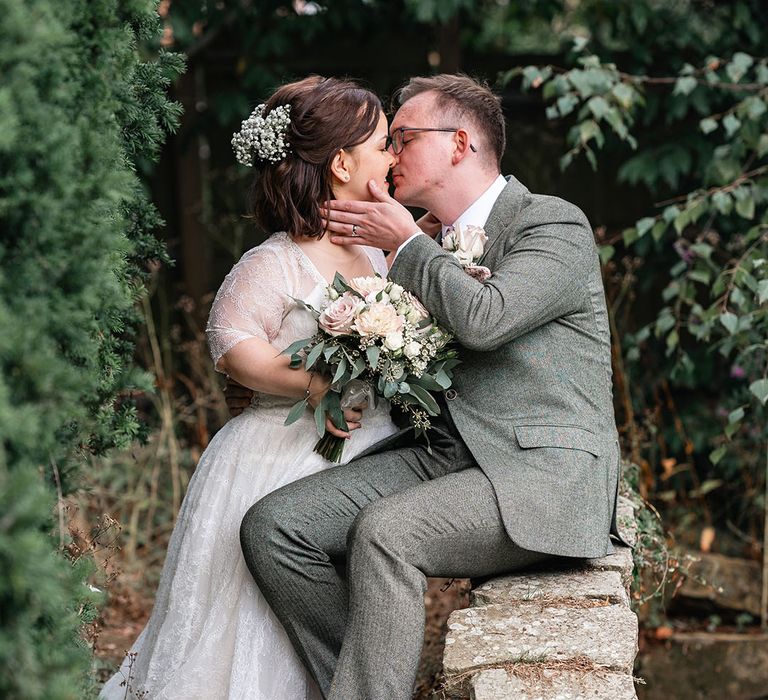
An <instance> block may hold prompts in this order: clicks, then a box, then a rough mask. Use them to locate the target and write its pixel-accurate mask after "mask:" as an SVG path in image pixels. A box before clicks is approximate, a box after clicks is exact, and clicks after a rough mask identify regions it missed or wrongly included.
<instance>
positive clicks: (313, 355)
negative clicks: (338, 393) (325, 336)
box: [306, 340, 325, 369]
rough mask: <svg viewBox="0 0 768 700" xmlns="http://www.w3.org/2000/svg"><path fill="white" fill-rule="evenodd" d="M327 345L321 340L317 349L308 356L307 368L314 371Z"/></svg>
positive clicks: (314, 348)
mask: <svg viewBox="0 0 768 700" xmlns="http://www.w3.org/2000/svg"><path fill="white" fill-rule="evenodd" d="M324 347H325V343H324V342H323V341H322V340H321V341H320V342H319V343H318V344H317V345H315V347H313V348H312V349H311V350H310V351H309V353H308V354H307V363H306V368H307V369H312V367H313V366H314V364H315V363H316V362H317V361H318V360H319V359H320V355H322V353H323V348H324Z"/></svg>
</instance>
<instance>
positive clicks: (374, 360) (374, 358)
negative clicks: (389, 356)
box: [365, 345, 381, 371]
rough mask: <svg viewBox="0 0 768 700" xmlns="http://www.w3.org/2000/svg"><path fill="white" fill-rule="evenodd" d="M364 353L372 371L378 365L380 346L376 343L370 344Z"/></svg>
mask: <svg viewBox="0 0 768 700" xmlns="http://www.w3.org/2000/svg"><path fill="white" fill-rule="evenodd" d="M365 355H366V357H367V358H368V365H369V366H370V368H371V369H372V370H374V371H376V368H377V367H378V365H379V355H381V348H380V347H379V346H378V345H371V346H370V347H369V348H366V350H365Z"/></svg>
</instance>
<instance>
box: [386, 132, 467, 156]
mask: <svg viewBox="0 0 768 700" xmlns="http://www.w3.org/2000/svg"><path fill="white" fill-rule="evenodd" d="M406 131H445V132H448V133H451V132H456V131H458V129H437V128H428V127H417V126H400V127H398V128H397V129H395V130H394V131H393V132H392V133H391V134H390V135H389V136H387V148H389V147H390V146H391V147H392V153H394V154H395V155H396V156H399V155H400V154H401V153H402V152H403V149H404V148H405V145H406V144H407V143H410V142H411V141H413V139H408V140H407V141H406V140H405V132H406ZM469 147H470V148H471V149H472V152H473V153H477V149H476V148H475V147H474V146H473V145H472V144H471V143H470V144H469Z"/></svg>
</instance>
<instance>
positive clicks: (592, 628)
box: [443, 498, 638, 700]
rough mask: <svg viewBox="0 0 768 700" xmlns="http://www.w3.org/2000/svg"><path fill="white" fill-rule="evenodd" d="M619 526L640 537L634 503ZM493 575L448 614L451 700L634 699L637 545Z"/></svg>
mask: <svg viewBox="0 0 768 700" xmlns="http://www.w3.org/2000/svg"><path fill="white" fill-rule="evenodd" d="M619 526H620V527H621V529H622V534H623V535H624V536H625V538H627V541H632V540H633V539H634V537H635V519H634V515H633V511H632V505H631V503H630V501H628V500H627V499H624V498H622V499H621V500H620V503H619ZM616 549H617V551H616V553H615V554H613V555H611V556H608V557H604V558H602V559H591V560H587V561H586V562H584V563H583V564H582V565H580V566H578V567H576V568H571V569H550V570H540V571H535V572H534V571H531V572H525V573H520V574H513V575H509V576H503V577H499V578H494V579H491V580H490V581H488V582H486V583H485V584H483V585H482V586H480V587H478V588H477V589H475V590H473V591H472V594H471V600H470V607H469V608H466V609H464V610H457V611H455V612H454V613H452V614H451V616H450V618H449V620H448V634H447V636H446V640H445V653H444V656H443V670H444V674H445V688H444V693H445V697H447V698H457V699H458V698H461V699H466V698H470V699H471V700H581V699H582V698H584V700H586V699H587V698H589V700H634V699H635V698H636V697H637V696H636V694H635V688H634V681H633V676H632V667H633V663H634V659H635V655H636V653H637V633H638V627H637V617H636V616H635V614H634V613H633V612H632V611H631V610H630V608H629V585H630V583H631V580H632V570H633V562H632V552H631V550H630V549H629V548H628V547H623V546H622V547H617V548H616Z"/></svg>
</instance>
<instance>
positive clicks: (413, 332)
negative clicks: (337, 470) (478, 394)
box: [283, 273, 459, 462]
mask: <svg viewBox="0 0 768 700" xmlns="http://www.w3.org/2000/svg"><path fill="white" fill-rule="evenodd" d="M296 301H297V303H299V304H301V305H302V306H304V307H305V308H306V309H308V310H309V311H310V312H311V313H312V314H313V315H314V316H315V318H316V319H317V325H318V331H317V333H316V334H315V335H314V336H313V337H312V338H307V339H305V340H298V341H296V342H295V343H293V344H292V345H291V346H290V347H288V348H286V349H285V350H284V351H283V353H285V354H287V355H290V356H291V367H301V366H302V365H303V366H304V368H305V369H306V370H311V369H313V370H316V371H318V372H321V373H324V374H327V375H329V376H331V377H332V378H333V380H332V382H333V383H332V385H331V390H330V391H328V392H327V393H326V395H325V396H324V397H323V400H322V401H321V402H320V403H319V404H318V405H317V407H316V408H315V413H314V416H315V424H316V426H317V432H318V434H319V435H320V440H319V441H318V443H317V444H316V445H315V452H318V453H319V454H321V455H322V456H323V457H325V458H326V459H329V460H331V461H333V462H339V461H341V455H342V452H343V450H344V442H345V441H344V439H343V438H339V437H336V436H335V435H331V434H326V430H325V416H326V412H327V413H328V415H329V416H330V418H331V420H332V421H333V423H334V425H336V426H337V427H338V428H340V429H342V430H347V424H346V422H345V420H344V414H343V411H344V410H345V409H347V408H351V407H353V406H357V405H360V404H362V403H364V402H365V399H368V400H369V405H370V402H371V401H373V402H375V401H376V399H377V397H383V398H385V399H388V400H389V401H391V402H392V403H393V404H395V405H397V406H399V407H400V408H401V409H402V410H403V412H404V413H405V414H406V415H407V416H408V419H409V421H410V423H411V425H412V426H413V428H414V430H415V432H416V435H417V436H422V435H423V436H425V437H426V431H427V429H428V428H429V427H430V421H429V417H430V416H436V415H438V414H439V413H440V408H439V406H438V405H437V402H436V401H435V398H434V396H432V394H431V393H430V392H433V391H443V390H444V389H447V388H448V387H450V386H451V382H452V377H453V369H454V368H455V367H456V365H458V364H459V360H458V359H457V352H456V350H455V349H454V348H453V347H452V344H451V341H452V339H453V336H452V335H451V334H450V333H448V332H447V331H444V330H442V329H441V328H440V327H439V326H438V325H437V323H436V322H435V320H434V318H433V317H432V316H431V315H430V313H429V312H428V311H427V310H426V309H425V308H424V306H423V305H422V304H421V302H420V301H419V300H418V299H417V298H416V297H415V296H414V295H413V294H411V293H410V292H407V291H405V290H404V289H403V288H402V287H401V286H400V285H398V284H395V283H394V282H392V281H391V280H388V279H385V278H383V277H379V276H378V275H377V276H375V277H355V278H353V279H352V280H350V281H349V282H347V281H346V280H345V279H344V278H343V277H342V276H341V275H339V274H338V273H337V274H336V277H335V278H334V280H333V284H331V285H329V286H328V287H327V289H326V298H325V301H324V302H323V304H322V305H321V307H320V309H315V308H313V307H312V306H310V305H308V304H305V303H304V302H302V301H300V300H296ZM308 405H309V403H308V400H307V399H306V398H305V399H302V400H301V401H299V402H298V403H296V404H295V405H294V406H293V407H292V408H291V410H290V412H289V414H288V417H287V418H286V421H285V424H286V425H290V424H291V423H293V422H295V421H297V420H298V419H299V418H300V417H301V415H302V414H303V413H304V411H305V409H306V408H307V406H308Z"/></svg>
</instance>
